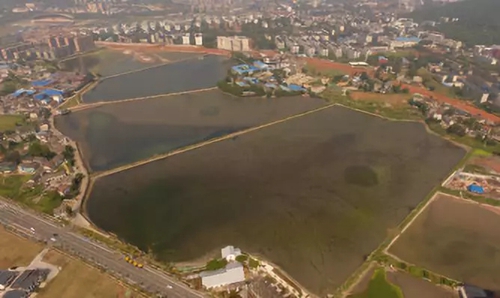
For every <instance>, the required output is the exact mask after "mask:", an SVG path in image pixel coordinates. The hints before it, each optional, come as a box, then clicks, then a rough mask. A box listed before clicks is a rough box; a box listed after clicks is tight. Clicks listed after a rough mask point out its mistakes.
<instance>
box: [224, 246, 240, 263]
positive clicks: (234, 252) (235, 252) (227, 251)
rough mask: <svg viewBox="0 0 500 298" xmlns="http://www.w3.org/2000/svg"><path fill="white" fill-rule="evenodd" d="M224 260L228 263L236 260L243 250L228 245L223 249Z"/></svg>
mask: <svg viewBox="0 0 500 298" xmlns="http://www.w3.org/2000/svg"><path fill="white" fill-rule="evenodd" d="M221 255H222V258H224V259H226V260H227V261H228V262H231V261H234V260H236V257H237V256H239V255H241V250H240V249H239V248H237V247H234V246H232V245H228V246H226V247H224V248H223V249H221Z"/></svg>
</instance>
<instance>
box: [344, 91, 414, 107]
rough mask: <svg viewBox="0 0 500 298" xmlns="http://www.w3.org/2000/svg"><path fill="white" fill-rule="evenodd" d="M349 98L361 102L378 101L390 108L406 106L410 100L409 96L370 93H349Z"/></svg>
mask: <svg viewBox="0 0 500 298" xmlns="http://www.w3.org/2000/svg"><path fill="white" fill-rule="evenodd" d="M349 96H350V97H351V98H352V99H353V100H361V101H378V102H385V103H388V104H390V105H392V106H396V105H405V106H406V105H408V99H410V97H411V95H409V94H380V93H371V92H361V91H357V92H351V93H349Z"/></svg>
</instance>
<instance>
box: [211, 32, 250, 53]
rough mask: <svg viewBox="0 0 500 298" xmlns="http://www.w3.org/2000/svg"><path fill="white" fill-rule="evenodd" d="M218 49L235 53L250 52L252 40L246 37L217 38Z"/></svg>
mask: <svg viewBox="0 0 500 298" xmlns="http://www.w3.org/2000/svg"><path fill="white" fill-rule="evenodd" d="M217 48H218V49H222V50H228V51H235V52H247V51H250V40H249V39H248V38H247V37H245V36H217Z"/></svg>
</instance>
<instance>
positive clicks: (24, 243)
mask: <svg viewBox="0 0 500 298" xmlns="http://www.w3.org/2000/svg"><path fill="white" fill-rule="evenodd" d="M42 249H43V246H42V245H41V244H39V243H36V242H33V241H29V240H27V239H24V238H21V237H20V236H17V235H14V234H12V233H10V232H8V231H7V230H5V229H4V228H3V227H0V269H7V268H10V267H13V266H26V265H29V264H30V263H31V261H32V260H33V258H34V257H35V256H36V255H37V254H38V253H39V252H41V251H42Z"/></svg>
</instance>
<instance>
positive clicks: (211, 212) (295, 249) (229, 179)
mask: <svg viewBox="0 0 500 298" xmlns="http://www.w3.org/2000/svg"><path fill="white" fill-rule="evenodd" d="M166 118H168V117H166ZM123 150H131V147H126V148H124V149H123ZM464 153H465V152H464V151H463V150H462V149H461V148H458V147H456V146H454V145H452V144H451V143H449V142H447V141H445V140H443V139H441V138H439V137H437V136H434V135H429V134H427V132H426V130H425V129H424V127H423V125H421V124H419V123H409V122H390V121H386V120H382V119H379V118H376V117H372V116H368V115H366V114H362V113H358V112H354V111H351V110H348V109H344V108H340V107H334V108H329V109H327V110H323V111H320V112H317V113H314V114H310V115H308V116H304V117H302V118H298V119H294V120H291V121H287V122H285V123H282V124H278V125H274V126H272V127H268V128H265V129H262V130H259V131H256V132H252V133H249V134H245V135H242V136H239V137H237V138H234V139H232V140H226V141H223V142H219V143H215V144H211V145H208V146H205V147H203V148H200V149H197V150H193V151H190V152H186V153H183V154H179V155H176V156H173V157H171V158H168V159H165V160H161V161H157V162H154V163H150V164H147V165H144V166H141V167H137V168H134V169H132V170H128V171H125V172H120V173H118V174H114V175H112V176H108V177H105V178H102V179H99V180H97V181H96V184H95V187H94V190H93V192H92V194H91V196H90V198H89V200H88V202H87V210H88V213H89V216H90V218H91V219H92V221H94V223H96V224H97V225H98V226H99V227H101V228H103V229H105V230H107V231H110V232H113V233H115V234H117V235H119V237H121V238H123V239H125V240H126V241H127V242H130V243H133V244H135V245H137V246H139V247H140V248H141V249H143V250H146V251H149V250H151V251H153V252H154V253H156V254H157V255H158V257H159V258H161V259H163V260H167V261H187V260H192V259H196V258H199V257H201V256H204V255H205V254H206V253H207V252H210V251H214V250H217V249H220V248H221V247H223V246H225V245H235V246H238V247H241V248H242V249H243V250H245V251H249V252H252V253H257V254H260V255H262V256H264V257H266V258H268V259H270V260H271V261H273V262H274V263H276V264H278V265H279V266H280V267H282V268H283V269H284V270H285V271H286V272H288V273H289V274H290V275H291V276H292V277H294V278H295V279H297V280H298V281H299V282H300V283H301V284H302V285H304V286H306V287H307V288H308V289H309V290H311V291H313V292H314V293H316V294H320V295H324V294H326V293H331V292H332V291H333V290H334V289H335V288H336V287H338V286H339V285H341V283H342V282H344V281H345V280H346V279H347V278H348V277H349V276H350V274H352V272H353V271H354V270H355V269H356V268H357V267H358V266H360V265H361V264H362V263H363V261H364V258H365V257H366V256H367V255H368V254H369V253H370V252H372V251H373V250H374V249H375V248H376V247H377V246H378V245H379V244H380V243H381V242H382V241H383V240H384V239H385V238H386V237H387V235H389V234H390V233H391V230H392V229H393V228H395V227H396V226H397V225H398V224H399V223H400V222H401V221H402V220H403V219H404V218H405V217H406V216H407V215H408V213H409V212H410V211H411V210H412V209H413V208H415V207H416V206H417V205H418V203H419V202H420V201H421V200H422V199H423V198H424V197H425V196H426V195H427V194H428V192H429V191H431V189H432V188H433V187H434V186H435V185H437V184H438V183H439V182H440V181H441V179H443V178H444V177H445V176H446V175H447V173H448V172H449V171H450V170H451V169H452V167H453V166H454V165H455V164H456V163H457V162H458V161H459V160H460V159H461V158H462V157H463V155H464Z"/></svg>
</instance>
